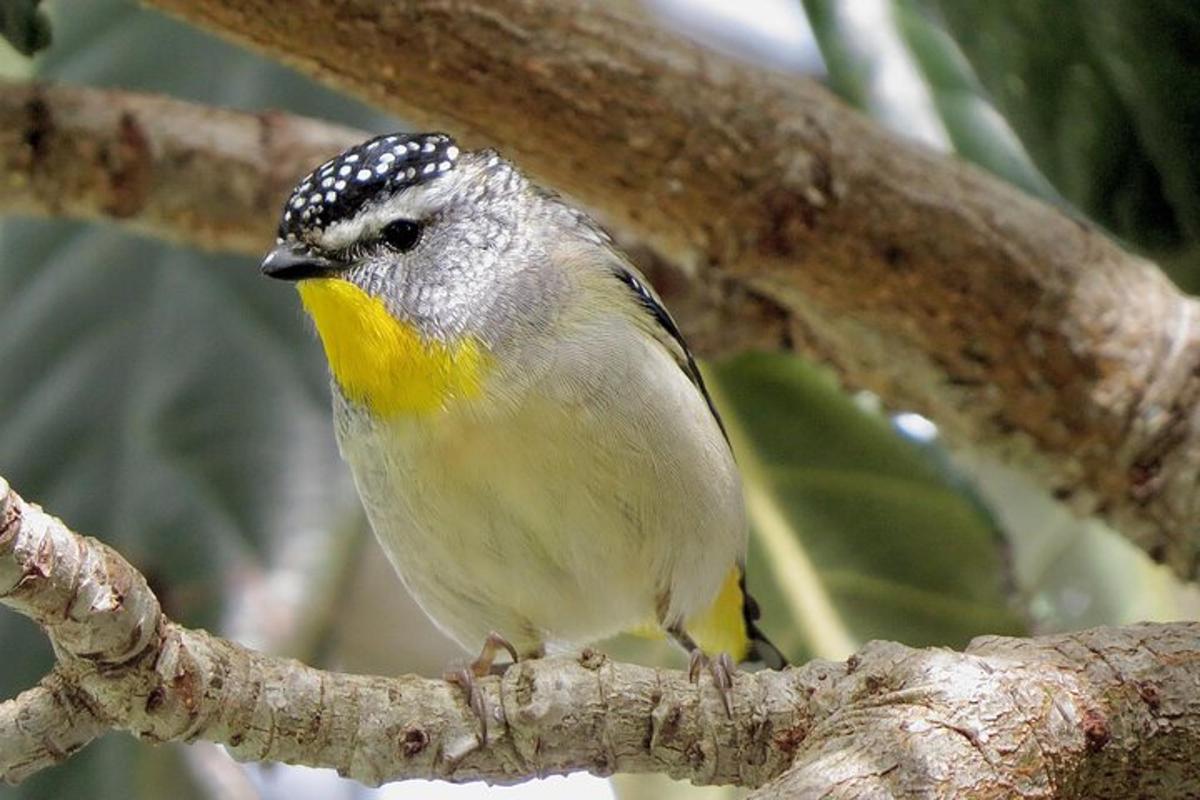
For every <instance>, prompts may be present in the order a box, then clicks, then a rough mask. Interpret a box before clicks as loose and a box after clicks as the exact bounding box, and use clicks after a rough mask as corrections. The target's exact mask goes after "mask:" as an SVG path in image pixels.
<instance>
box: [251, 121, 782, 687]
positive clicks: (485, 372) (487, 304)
mask: <svg viewBox="0 0 1200 800" xmlns="http://www.w3.org/2000/svg"><path fill="white" fill-rule="evenodd" d="M262 270H263V272H264V273H266V274H267V275H269V276H271V277H273V278H280V279H284V280H289V281H294V282H295V283H296V286H297V288H298V290H299V293H300V299H301V301H302V303H303V305H304V308H305V309H306V310H307V312H308V314H309V315H311V317H312V321H313V322H314V323H315V327H316V330H317V333H318V334H319V335H320V339H321V342H322V343H323V345H324V350H325V355H326V356H327V358H328V361H329V368H330V372H331V375H332V387H333V398H334V400H333V403H334V417H335V424H336V430H337V437H338V441H339V444H340V447H341V451H342V454H343V456H344V457H345V459H346V461H347V462H348V463H349V465H350V468H351V470H352V472H353V474H354V480H355V483H356V485H357V488H358V492H359V495H360V496H361V498H362V502H363V505H364V506H365V508H366V511H367V515H368V517H369V519H370V522H371V525H372V527H373V528H374V530H375V533H376V535H377V536H378V539H379V541H380V543H381V544H382V546H383V549H384V551H385V552H386V553H387V555H388V558H389V559H390V560H391V562H392V564H393V565H394V566H395V569H396V571H397V573H399V575H400V577H401V579H402V580H403V582H404V584H405V586H407V587H408V590H409V591H410V592H411V593H412V595H413V597H415V598H416V600H417V602H418V603H419V604H420V605H421V607H422V608H423V609H424V610H425V611H426V612H427V613H428V614H429V616H430V617H431V618H432V619H433V620H434V621H435V622H436V623H437V625H438V626H439V627H441V629H442V630H444V631H445V632H446V633H447V634H449V635H450V636H451V637H452V638H453V639H455V640H456V641H457V642H459V643H460V644H461V645H462V646H463V647H464V648H468V649H472V650H474V649H476V648H478V647H479V646H480V645H481V644H484V643H485V641H496V640H501V639H502V640H503V641H504V642H505V643H506V644H511V645H512V648H513V649H514V650H515V652H516V654H518V655H519V656H521V657H527V656H536V655H539V654H542V653H544V652H545V651H546V649H547V648H551V649H553V648H555V647H558V646H579V645H582V644H586V643H590V642H593V641H595V640H598V639H601V638H603V637H607V636H610V635H612V634H616V633H619V632H622V631H629V630H645V629H646V628H647V626H653V627H657V628H659V629H661V630H662V631H665V632H667V633H668V634H670V635H671V636H673V637H674V638H675V639H676V640H677V641H678V642H680V643H681V644H682V645H683V646H684V647H686V648H688V649H689V650H691V651H695V652H696V653H697V654H699V653H708V654H712V655H715V654H718V653H721V652H726V653H729V654H730V655H732V656H733V658H734V659H736V660H739V661H744V660H758V661H762V662H765V663H766V664H767V665H769V666H772V667H779V666H782V665H783V658H782V656H781V655H780V653H779V651H778V650H777V649H776V648H775V647H774V646H772V645H771V644H770V643H769V642H768V641H767V640H766V639H765V638H764V637H763V635H762V633H761V632H760V631H759V630H758V628H757V627H756V624H755V620H756V618H757V609H756V606H755V604H754V602H753V600H751V599H750V597H749V596H748V595H747V593H746V588H745V581H744V571H743V559H744V555H745V549H746V533H747V523H746V518H745V512H744V509H743V504H742V493H741V485H740V479H739V476H738V470H737V467H736V465H735V462H734V459H733V456H732V453H731V451H730V447H729V443H728V441H727V439H726V437H725V435H724V431H723V429H722V425H721V420H720V418H719V417H718V415H717V412H716V410H715V409H714V407H713V405H712V402H711V400H710V398H709V396H708V392H707V391H706V389H705V386H704V380H703V378H702V377H701V375H700V371H699V370H698V369H697V367H696V364H695V361H694V360H693V358H692V356H691V354H690V353H689V351H688V348H687V346H686V344H685V343H684V341H683V337H682V336H681V335H680V332H679V329H678V328H677V327H676V325H675V322H674V321H673V320H672V318H671V315H670V314H669V313H667V311H666V309H665V308H664V307H663V304H662V302H661V301H660V300H659V298H658V296H657V295H656V294H655V293H654V291H653V290H652V289H651V288H650V286H649V285H648V284H647V282H646V281H645V279H644V278H643V277H642V276H641V275H640V274H639V273H638V271H637V270H636V269H635V268H634V267H633V266H631V265H630V263H629V261H628V260H627V259H626V258H625V257H624V256H623V255H622V254H621V253H620V252H619V251H618V250H617V249H616V248H615V247H614V245H613V243H612V241H611V240H610V239H609V237H608V236H607V235H606V234H605V233H604V232H603V231H601V230H600V228H599V227H597V225H596V224H595V223H593V222H592V221H591V220H590V219H589V218H588V217H587V216H586V215H584V214H583V213H582V212H580V211H579V210H577V209H576V208H574V207H572V206H571V205H569V204H567V203H566V202H564V201H563V200H562V199H560V198H559V197H557V196H555V195H554V194H552V193H550V192H547V191H545V190H543V189H540V188H538V187H537V186H535V185H534V184H533V183H531V182H530V181H529V180H528V179H526V178H525V176H523V175H522V174H521V173H520V172H519V171H518V170H517V169H516V168H515V167H514V166H513V165H512V164H510V163H509V162H507V161H505V160H504V159H502V158H501V157H500V156H498V155H497V154H496V153H495V152H492V151H488V150H483V151H477V152H463V151H460V150H459V148H458V147H457V146H456V144H455V143H454V141H453V140H452V139H451V138H450V137H448V136H446V135H444V134H436V133H434V134H392V135H387V136H380V137H377V138H374V139H371V140H370V141H367V142H365V143H363V144H362V145H360V146H358V147H354V148H352V149H350V150H347V151H346V152H344V153H341V154H340V155H338V156H337V157H335V158H333V159H332V160H330V161H327V162H326V163H324V164H322V165H320V166H319V167H317V168H316V169H315V170H314V171H313V172H312V173H311V174H309V175H307V176H305V177H304V178H303V179H302V180H301V181H300V182H299V184H298V185H297V186H296V188H295V191H294V192H293V193H292V195H291V197H290V198H289V199H288V201H287V203H286V206H285V208H284V212H283V218H282V221H281V224H280V227H279V239H278V242H277V246H276V247H275V248H274V249H273V250H272V251H271V252H270V253H269V254H268V255H267V256H266V258H265V259H264V261H263V264H262ZM492 632H495V633H497V634H499V637H492V639H491V640H489V634H491V633H492Z"/></svg>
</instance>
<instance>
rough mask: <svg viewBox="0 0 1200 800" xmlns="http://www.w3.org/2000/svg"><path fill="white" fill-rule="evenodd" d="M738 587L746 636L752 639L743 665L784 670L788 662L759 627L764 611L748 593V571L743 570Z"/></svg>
mask: <svg viewBox="0 0 1200 800" xmlns="http://www.w3.org/2000/svg"><path fill="white" fill-rule="evenodd" d="M738 586H739V588H740V589H741V590H742V598H743V599H742V619H743V621H744V622H745V624H746V636H748V637H749V639H750V647H749V649H747V651H746V657H745V658H744V659H743V660H742V663H749V664H762V665H763V666H765V667H767V668H768V669H783V668H784V667H786V666H787V665H788V660H787V659H786V658H784V657H783V653H781V652H779V648H778V647H776V646H775V645H774V644H773V643H772V642H771V640H770V639H768V638H767V636H766V634H764V633H763V632H762V631H761V630H759V627H758V624H757V623H758V618H759V617H760V616H762V611H761V610H760V609H759V607H758V602H757V601H756V600H755V599H754V598H753V597H751V596H750V593H749V592H747V591H746V571H745V570H742V571H741V575H740V576H739V581H738Z"/></svg>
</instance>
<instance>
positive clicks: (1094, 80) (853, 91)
mask: <svg viewBox="0 0 1200 800" xmlns="http://www.w3.org/2000/svg"><path fill="white" fill-rule="evenodd" d="M803 3H804V7H805V9H806V10H807V12H808V14H809V19H810V22H811V23H812V25H813V28H814V32H815V34H816V37H817V41H818V43H819V44H820V47H821V50H822V53H823V55H824V56H825V59H826V64H827V67H828V69H829V73H830V75H829V79H830V84H831V86H832V87H833V88H834V89H835V90H836V91H838V92H839V93H840V94H841V95H842V96H843V97H844V98H845V99H847V100H848V101H850V102H851V103H853V104H855V105H857V106H859V107H860V108H862V109H863V110H864V111H865V112H867V113H868V114H871V115H872V116H874V117H875V118H876V119H877V120H879V121H880V122H881V123H883V124H885V125H889V126H891V127H892V128H894V129H895V130H897V132H899V133H904V134H907V135H913V131H914V130H930V129H934V130H938V129H940V130H941V131H943V132H944V134H945V135H944V136H943V137H940V138H937V137H934V140H933V141H930V142H929V143H931V144H933V145H934V146H939V147H941V148H943V149H950V150H953V151H954V152H956V153H957V154H958V155H960V156H962V157H963V158H966V159H969V160H971V161H974V162H976V163H977V164H979V165H980V166H983V167H984V168H986V169H989V170H990V171H992V172H993V173H995V174H997V175H999V176H1000V177H1003V178H1005V179H1007V180H1009V181H1010V182H1012V183H1014V184H1016V185H1018V186H1021V187H1022V188H1024V189H1025V190H1026V191H1029V192H1031V193H1033V194H1036V195H1039V196H1041V197H1043V198H1044V199H1046V200H1049V201H1050V202H1054V203H1060V204H1061V203H1065V202H1067V201H1070V203H1073V204H1075V205H1077V206H1078V207H1079V208H1081V209H1083V210H1084V211H1086V212H1088V213H1089V214H1093V215H1094V217H1095V219H1096V220H1097V221H1099V222H1101V223H1102V224H1104V225H1106V226H1108V227H1109V228H1110V229H1111V230H1113V231H1115V232H1116V233H1118V234H1120V235H1122V236H1125V237H1127V238H1128V239H1130V240H1132V241H1134V242H1137V243H1139V244H1141V245H1142V246H1143V247H1146V248H1147V249H1150V250H1151V251H1153V252H1154V253H1155V254H1157V255H1159V256H1160V257H1164V256H1165V257H1166V258H1165V265H1166V266H1167V267H1168V269H1170V270H1172V273H1173V275H1174V277H1175V278H1176V279H1177V280H1178V281H1179V282H1180V283H1182V284H1183V285H1184V286H1185V287H1187V286H1189V285H1192V283H1191V282H1192V281H1195V280H1197V279H1200V274H1196V272H1195V271H1192V272H1189V269H1188V265H1189V258H1191V255H1190V254H1191V253H1194V252H1195V248H1194V244H1193V242H1194V237H1193V235H1192V234H1191V233H1189V231H1191V230H1193V228H1192V226H1191V223H1187V224H1186V225H1185V224H1182V223H1180V220H1190V219H1192V218H1193V217H1194V215H1195V214H1196V213H1197V211H1198V209H1200V205H1198V204H1200V193H1197V191H1196V189H1197V187H1196V185H1195V180H1194V179H1193V177H1189V176H1195V175H1196V174H1197V166H1196V165H1197V162H1196V160H1195V159H1194V158H1192V159H1188V158H1186V157H1185V154H1186V153H1187V151H1188V148H1189V145H1190V148H1191V149H1192V150H1195V149H1196V146H1197V145H1200V135H1198V134H1200V102H1195V101H1196V98H1197V97H1198V93H1200V74H1197V69H1198V68H1200V41H1198V40H1197V32H1198V31H1200V27H1198V26H1196V25H1195V24H1193V23H1194V21H1195V19H1196V16H1197V12H1198V11H1200V6H1197V5H1196V4H1194V3H1190V4H1188V3H1171V2H1169V1H1168V2H1161V3H1160V2H1158V0H1147V2H1140V1H1139V2H1119V0H1118V1H1117V2H1112V1H1110V0H1103V1H1102V2H1097V3H1094V4H1082V3H1077V2H1074V0H1044V1H1043V0H1012V2H1004V3H985V2H982V0H945V1H944V2H938V0H803ZM1185 5H1186V7H1185ZM864 28H866V29H867V30H866V31H864ZM1118 28H1120V30H1117V29H1118ZM865 40H869V46H868V44H867V42H866V41H865ZM960 47H961V49H960ZM964 51H965V52H966V54H967V56H970V61H968V59H967V57H966V56H964V55H963V52H964ZM1151 51H1153V52H1151ZM1122 65H1124V66H1122ZM906 66H908V67H911V71H910V72H909V75H910V76H911V78H912V79H913V80H912V82H911V84H909V85H903V82H902V81H899V80H897V74H896V73H897V71H899V70H903V69H904V68H905V67H906ZM976 71H978V73H979V76H980V77H979V78H976ZM1116 76H1121V77H1120V80H1119V81H1118V79H1117V77H1116ZM1139 81H1144V82H1145V84H1146V85H1139ZM1117 83H1120V84H1121V85H1120V86H1119V87H1118V86H1117ZM1183 84H1187V86H1186V87H1184V86H1183ZM985 87H986V88H985ZM922 98H924V99H925V100H927V102H923V101H922ZM993 99H994V100H995V101H996V102H997V103H999V105H1000V106H1001V109H1002V111H1003V112H1004V117H1001V116H1000V114H998V113H997V111H996V110H995V109H994V108H993V107H992V105H991V102H992V100H993ZM898 103H899V104H901V105H902V106H903V108H904V110H905V114H904V115H900V116H899V117H898V116H897V114H896V113H895V110H894V109H895V105H896V104H898ZM922 117H924V118H922ZM898 120H899V121H898ZM1008 122H1011V124H1012V126H1013V127H1014V128H1015V129H1016V131H1017V133H1019V134H1020V136H1021V140H1020V141H1018V139H1017V138H1016V137H1015V136H1014V135H1013V132H1012V130H1011V129H1010V128H1009V127H1008V124H1007V123H1008ZM924 138H925V140H926V141H929V138H930V137H924ZM1023 145H1024V147H1028V149H1029V153H1030V155H1032V156H1033V160H1034V161H1035V162H1036V163H1037V165H1038V167H1040V168H1041V169H1042V170H1044V171H1045V173H1046V177H1043V176H1042V175H1041V174H1040V173H1039V172H1038V170H1037V168H1035V167H1033V166H1032V164H1031V162H1030V161H1029V158H1028V157H1027V156H1026V155H1025V153H1024V149H1023ZM1047 177H1048V178H1049V182H1048V181H1047ZM1051 183H1053V187H1052V186H1051ZM1171 187H1175V188H1171ZM1063 198H1065V200H1064V199H1063ZM1168 206H1169V208H1168ZM1174 208H1179V209H1183V210H1182V211H1181V212H1179V213H1176V212H1175V211H1174V210H1172V209H1174ZM1072 213H1078V212H1075V211H1073V212H1072ZM1143 225H1144V226H1145V227H1142V226H1143ZM1170 231H1176V232H1177V233H1170ZM1189 237H1191V238H1189ZM1195 266H1200V264H1196V265H1195ZM956 456H957V458H956V460H957V461H958V462H960V463H962V464H965V465H966V466H967V469H968V472H969V473H970V474H971V475H972V476H973V477H975V478H976V479H977V486H978V489H979V491H980V493H981V495H982V496H983V497H984V498H985V499H986V502H987V504H988V505H989V507H990V508H992V509H994V511H995V513H996V514H997V516H998V517H999V518H1000V519H1001V521H1002V523H1003V527H1004V529H1005V531H1006V533H1007V534H1008V537H1009V541H1010V542H1011V543H1012V547H1013V550H1012V554H1011V559H1010V560H1011V562H1012V564H1013V577H1014V580H1015V582H1016V591H1017V595H1018V597H1019V598H1020V601H1021V603H1020V605H1021V607H1022V608H1023V609H1024V610H1025V612H1026V614H1027V616H1028V618H1029V620H1030V621H1031V623H1032V624H1033V625H1034V628H1035V630H1039V631H1053V630H1071V629H1078V628H1082V627H1087V626H1090V625H1101V624H1120V623H1128V622H1134V621H1137V620H1141V619H1176V618H1187V617H1194V616H1196V615H1197V613H1200V593H1197V591H1196V589H1195V588H1194V587H1191V586H1186V585H1184V584H1181V583H1180V582H1179V581H1177V580H1176V579H1175V578H1174V577H1173V576H1172V575H1171V574H1170V573H1169V572H1168V571H1167V570H1165V569H1163V568H1161V567H1158V566H1156V565H1154V564H1152V563H1151V562H1150V561H1149V559H1148V558H1146V556H1145V555H1144V554H1143V553H1141V552H1140V551H1138V550H1137V549H1136V548H1134V547H1133V546H1132V545H1130V544H1129V543H1128V542H1127V541H1126V540H1124V539H1122V538H1121V537H1120V536H1119V535H1118V534H1116V533H1114V532H1113V531H1111V530H1109V529H1107V528H1105V527H1104V526H1103V525H1101V524H1099V523H1096V522H1084V521H1080V520H1078V519H1075V518H1074V517H1072V516H1071V515H1070V514H1069V513H1068V512H1067V511H1065V510H1064V509H1063V508H1062V507H1061V505H1060V504H1058V503H1054V502H1053V501H1051V500H1050V499H1049V498H1047V497H1046V496H1045V493H1044V492H1043V491H1042V490H1040V489H1039V488H1038V487H1037V486H1035V485H1033V484H1032V483H1030V482H1029V481H1028V480H1027V479H1023V478H1021V477H1019V476H1016V475H1014V474H1012V473H1011V472H1010V471H1008V470H1005V469H1002V468H1000V467H997V466H996V465H994V464H992V463H989V462H988V461H987V460H985V459H979V458H978V457H976V456H975V455H974V454H972V453H968V452H961V453H957V454H956Z"/></svg>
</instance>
